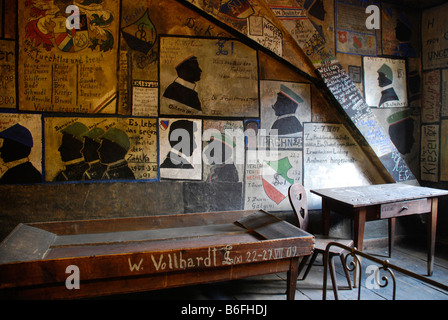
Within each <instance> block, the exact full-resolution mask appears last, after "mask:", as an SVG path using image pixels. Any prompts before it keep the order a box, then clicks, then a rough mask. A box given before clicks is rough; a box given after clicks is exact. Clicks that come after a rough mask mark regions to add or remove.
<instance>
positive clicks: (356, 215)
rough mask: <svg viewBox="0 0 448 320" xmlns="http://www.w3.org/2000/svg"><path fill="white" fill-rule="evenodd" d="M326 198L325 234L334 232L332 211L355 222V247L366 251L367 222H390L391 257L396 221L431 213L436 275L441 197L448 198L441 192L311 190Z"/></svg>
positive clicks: (398, 187)
mask: <svg viewBox="0 0 448 320" xmlns="http://www.w3.org/2000/svg"><path fill="white" fill-rule="evenodd" d="M311 192H312V193H314V194H317V195H319V196H321V197H322V219H323V230H322V231H323V233H324V235H328V233H329V231H330V212H331V211H334V212H337V213H339V214H342V215H344V216H346V217H349V218H351V219H353V221H354V239H353V240H354V243H355V244H354V245H355V247H356V248H357V249H358V250H362V249H363V239H364V225H365V222H366V221H371V220H379V219H389V255H391V252H392V244H393V235H394V230H395V219H396V218H397V217H401V216H406V215H411V214H427V217H428V220H427V225H428V264H427V269H428V275H432V272H433V271H432V270H433V265H434V248H435V239H436V223H437V205H438V197H441V196H445V195H448V191H447V190H439V189H433V188H426V187H420V186H412V185H406V184H396V183H392V184H380V185H370V186H360V187H340V188H326V189H317V190H311Z"/></svg>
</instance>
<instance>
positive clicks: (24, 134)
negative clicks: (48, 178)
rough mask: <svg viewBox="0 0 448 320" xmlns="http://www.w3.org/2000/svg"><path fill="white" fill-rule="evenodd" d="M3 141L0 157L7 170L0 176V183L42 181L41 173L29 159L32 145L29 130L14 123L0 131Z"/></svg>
mask: <svg viewBox="0 0 448 320" xmlns="http://www.w3.org/2000/svg"><path fill="white" fill-rule="evenodd" d="M0 138H1V139H3V143H2V145H1V147H0V157H1V158H2V159H3V162H4V163H5V165H6V167H7V168H8V170H6V172H5V173H4V174H3V176H2V177H1V178H0V184H28V183H38V182H42V175H41V173H40V172H39V171H38V170H37V169H36V168H35V167H34V166H33V164H32V163H31V162H30V160H29V158H28V157H29V155H30V153H31V149H32V147H33V145H34V142H33V136H32V135H31V132H30V131H29V130H28V129H27V128H25V127H24V126H21V125H20V124H15V125H13V126H12V127H9V128H8V129H6V130H3V131H2V132H0Z"/></svg>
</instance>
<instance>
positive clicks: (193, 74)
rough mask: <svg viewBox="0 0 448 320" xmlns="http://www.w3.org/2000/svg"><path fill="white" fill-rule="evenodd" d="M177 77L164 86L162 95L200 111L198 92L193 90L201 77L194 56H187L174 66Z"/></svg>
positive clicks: (200, 71)
mask: <svg viewBox="0 0 448 320" xmlns="http://www.w3.org/2000/svg"><path fill="white" fill-rule="evenodd" d="M176 72H177V75H178V77H177V78H176V79H175V80H174V82H173V83H171V84H170V85H169V86H168V88H166V90H165V92H164V94H163V96H164V97H165V98H169V99H172V100H175V101H177V102H180V103H182V104H184V105H187V106H189V107H191V108H194V109H196V110H199V111H202V108H201V101H200V100H199V97H198V93H197V92H196V91H194V88H195V87H196V82H197V81H199V80H200V79H201V73H202V70H201V68H199V63H198V60H197V58H196V57H195V56H191V57H188V58H187V59H185V60H183V61H182V62H181V63H179V64H178V65H177V66H176Z"/></svg>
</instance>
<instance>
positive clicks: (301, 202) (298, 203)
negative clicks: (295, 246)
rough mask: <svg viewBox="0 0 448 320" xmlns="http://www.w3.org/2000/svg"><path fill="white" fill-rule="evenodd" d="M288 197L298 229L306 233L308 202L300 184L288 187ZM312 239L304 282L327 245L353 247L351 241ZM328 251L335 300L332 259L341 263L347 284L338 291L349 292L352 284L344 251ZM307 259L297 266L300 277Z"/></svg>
mask: <svg viewBox="0 0 448 320" xmlns="http://www.w3.org/2000/svg"><path fill="white" fill-rule="evenodd" d="M288 195H289V201H290V203H291V206H292V208H293V210H294V214H295V215H296V218H297V222H298V227H299V228H301V229H302V230H305V231H307V228H308V202H307V196H306V191H305V188H304V187H303V186H302V185H301V184H298V183H296V184H293V185H291V186H290V187H289V190H288ZM314 239H315V244H314V253H313V255H312V257H311V260H310V262H309V264H308V267H307V269H306V270H305V273H304V275H303V277H302V279H300V280H305V278H306V276H307V275H308V273H309V271H310V269H311V267H312V266H313V264H314V261H315V260H316V257H317V255H318V254H320V253H321V254H322V255H323V254H324V252H325V249H326V246H327V244H328V243H330V242H338V243H340V244H342V245H345V246H347V247H353V240H344V239H337V238H330V237H323V236H316V235H315V236H314ZM330 249H331V250H330V251H329V255H328V257H329V261H328V263H329V267H330V275H331V282H332V285H333V292H334V295H335V299H337V298H338V287H337V283H336V272H335V267H334V260H333V258H334V257H336V256H339V258H340V260H341V263H342V267H343V269H344V272H345V276H346V278H347V283H348V288H347V287H344V288H343V287H340V288H339V289H350V290H351V289H352V288H353V286H352V282H351V280H350V274H349V272H348V270H347V266H346V263H345V259H344V255H343V252H344V249H342V248H339V247H332V248H330ZM309 257H310V256H305V257H304V258H303V260H302V261H301V263H300V265H299V273H298V274H299V275H300V272H301V271H302V270H303V268H304V267H305V265H306V263H307V261H308V258H309ZM324 285H325V284H324Z"/></svg>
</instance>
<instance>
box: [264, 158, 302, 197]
mask: <svg viewBox="0 0 448 320" xmlns="http://www.w3.org/2000/svg"><path fill="white" fill-rule="evenodd" d="M291 168H292V165H291V163H290V162H289V158H287V157H286V158H283V159H280V160H278V161H267V162H265V163H263V180H262V181H263V188H264V191H265V192H266V195H267V196H268V197H269V198H270V199H271V200H273V201H274V202H275V203H276V204H280V202H282V201H283V200H284V199H285V198H287V197H288V190H289V187H290V186H291V185H292V184H293V183H294V180H293V179H291V178H289V177H288V171H289V169H291Z"/></svg>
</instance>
